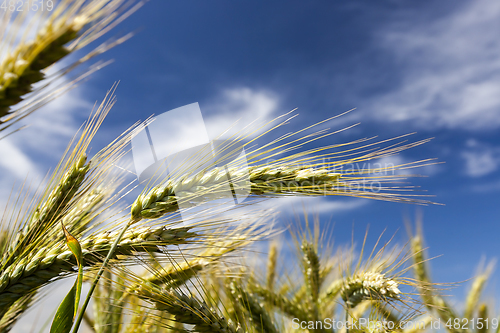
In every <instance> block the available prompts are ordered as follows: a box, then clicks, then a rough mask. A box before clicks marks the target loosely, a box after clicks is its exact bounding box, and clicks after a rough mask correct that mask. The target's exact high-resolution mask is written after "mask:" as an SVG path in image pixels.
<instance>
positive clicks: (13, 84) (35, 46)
mask: <svg viewBox="0 0 500 333" xmlns="http://www.w3.org/2000/svg"><path fill="white" fill-rule="evenodd" d="M129 5H130V3H128V4H125V1H124V0H92V1H90V2H85V1H72V0H64V1H61V2H60V3H59V5H58V6H56V7H55V8H54V10H52V11H51V14H50V16H49V17H48V18H45V15H43V14H39V13H37V14H35V16H34V17H32V18H30V19H29V21H31V24H28V22H26V25H27V26H28V27H33V26H36V23H34V22H37V21H40V20H44V22H42V23H44V25H43V27H42V28H40V29H37V31H36V36H35V37H34V38H33V39H32V40H30V41H27V40H25V37H24V36H23V35H27V33H26V32H25V33H19V32H18V31H16V30H15V28H13V27H11V28H10V29H9V30H7V31H5V30H4V31H1V30H0V35H2V37H3V38H2V39H3V41H4V45H2V46H3V49H5V50H8V52H7V53H6V55H5V57H4V58H3V59H1V62H0V118H2V117H4V116H5V115H7V114H8V113H9V108H10V107H11V106H13V105H15V104H17V103H19V102H20V101H21V100H22V96H23V95H26V94H28V93H30V92H31V91H32V89H33V88H32V85H33V84H34V83H36V82H38V81H40V80H42V79H43V78H44V76H45V75H44V73H43V70H44V69H46V68H47V67H49V66H50V65H52V64H54V63H56V62H58V61H59V60H61V59H62V58H63V57H65V56H66V55H68V54H69V53H71V52H73V51H75V50H77V49H79V48H82V47H84V46H85V45H87V44H89V43H90V42H92V41H94V40H95V39H97V38H99V37H100V36H101V35H102V34H105V33H106V32H107V31H108V30H110V29H111V28H112V27H113V26H115V25H116V24H117V23H119V22H120V21H121V20H123V19H124V18H125V17H126V16H127V15H128V14H129V13H126V14H124V15H121V14H120V12H123V11H124V10H125V9H126V8H127V7H128V6H129ZM25 15H26V14H25V13H24V12H23V13H21V14H20V17H21V16H22V18H24V19H25V20H26V21H28V18H26V17H25ZM4 16H6V17H4V18H3V19H5V20H10V19H11V18H10V16H9V14H5V15H4ZM16 19H19V18H18V17H16ZM17 23H19V22H17ZM38 23H39V24H40V23H41V22H38ZM12 26H16V24H12ZM28 29H29V28H28ZM27 32H29V30H28V31H27ZM19 35H21V36H19ZM16 37H17V38H16ZM20 37H21V38H20ZM18 39H21V41H20V42H18V41H17V40H18ZM71 41H73V43H71V44H69V43H70V42H71ZM68 44H69V45H68ZM108 48H109V47H108ZM106 49H107V48H106V47H101V48H99V49H98V50H96V52H94V53H90V54H89V55H87V56H86V57H84V58H82V59H81V60H79V61H78V62H77V63H79V62H82V61H85V60H87V59H88V58H90V57H91V56H93V55H95V54H97V53H102V52H104V51H105V50H106ZM5 121H6V120H4V121H2V120H0V125H1V124H2V123H3V122H5Z"/></svg>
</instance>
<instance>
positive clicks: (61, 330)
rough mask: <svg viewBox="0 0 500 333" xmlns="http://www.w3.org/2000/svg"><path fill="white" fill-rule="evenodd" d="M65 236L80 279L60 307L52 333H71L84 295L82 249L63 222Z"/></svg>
mask: <svg viewBox="0 0 500 333" xmlns="http://www.w3.org/2000/svg"><path fill="white" fill-rule="evenodd" d="M61 226H62V229H63V231H64V235H65V236H66V245H67V246H68V247H69V249H70V250H71V252H73V254H74V255H75V258H76V262H77V265H78V277H77V279H76V281H75V283H74V284H73V287H72V288H71V290H70V291H69V293H68V294H67V295H66V297H65V298H64V300H63V301H62V302H61V304H60V305H59V308H58V309H57V312H56V315H55V317H54V321H53V322H52V326H51V327H50V333H69V331H70V330H71V327H72V326H73V321H74V320H75V316H76V312H77V310H78V304H79V303H80V295H81V293H82V283H83V254H82V247H81V246H80V243H79V242H78V240H77V239H76V238H75V237H73V236H72V235H71V234H70V233H69V232H68V230H66V228H65V227H64V224H63V223H62V222H61Z"/></svg>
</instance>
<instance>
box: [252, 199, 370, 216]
mask: <svg viewBox="0 0 500 333" xmlns="http://www.w3.org/2000/svg"><path fill="white" fill-rule="evenodd" d="M368 202H369V200H366V199H359V198H354V199H337V200H331V199H328V198H326V197H299V196H290V197H284V198H273V199H269V200H265V201H263V202H261V203H258V205H259V206H261V207H262V209H274V210H276V211H278V212H280V213H285V214H287V213H291V214H295V213H299V214H300V213H302V212H303V210H304V209H306V211H309V212H314V213H317V214H327V213H335V212H343V211H350V210H353V209H357V208H359V207H362V206H364V205H366V204H368Z"/></svg>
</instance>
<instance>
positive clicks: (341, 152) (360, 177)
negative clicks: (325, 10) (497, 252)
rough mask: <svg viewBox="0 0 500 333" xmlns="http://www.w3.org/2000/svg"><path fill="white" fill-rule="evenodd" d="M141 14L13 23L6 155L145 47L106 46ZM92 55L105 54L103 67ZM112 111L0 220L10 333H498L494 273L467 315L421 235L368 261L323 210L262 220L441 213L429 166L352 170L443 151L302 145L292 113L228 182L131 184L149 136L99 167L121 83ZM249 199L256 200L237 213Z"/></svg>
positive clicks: (326, 135) (379, 246)
mask: <svg viewBox="0 0 500 333" xmlns="http://www.w3.org/2000/svg"><path fill="white" fill-rule="evenodd" d="M51 3H52V2H51ZM142 5H144V4H143V3H142V2H141V1H125V0H85V1H77V0H60V1H53V6H54V7H53V9H52V10H51V11H50V12H47V11H45V12H42V11H39V12H34V13H33V12H32V13H28V12H27V11H21V12H12V11H9V10H5V11H1V12H0V15H2V16H1V22H0V42H1V45H2V47H1V51H0V57H1V58H0V135H1V138H0V140H2V139H4V138H5V137H7V136H8V135H13V136H23V130H22V129H19V127H18V124H19V122H21V120H22V122H26V121H28V122H29V120H30V119H31V117H32V115H33V114H34V112H35V111H37V110H38V109H39V108H41V107H42V106H45V105H47V106H48V107H50V105H51V103H53V102H56V101H57V98H60V97H61V96H62V95H63V94H65V93H67V92H68V91H69V90H70V89H73V88H74V89H79V87H77V85H78V83H80V82H81V81H82V80H83V79H85V78H87V77H88V76H91V75H93V74H94V73H95V72H96V71H97V70H98V69H100V68H102V65H103V63H99V64H98V65H96V66H94V65H89V64H88V63H89V62H90V61H91V59H92V58H94V57H96V56H98V55H99V56H100V55H101V54H103V53H104V55H106V53H105V52H106V51H108V50H110V49H112V48H113V47H115V46H117V45H118V44H121V43H123V42H126V41H127V40H128V39H129V38H130V37H131V36H132V34H128V32H126V33H125V34H123V35H121V36H120V37H115V38H114V39H107V37H106V36H107V35H109V34H110V32H109V31H111V30H112V29H113V28H115V26H117V25H118V24H119V23H121V22H122V21H123V20H125V19H126V18H127V17H128V16H130V15H133V14H134V12H135V11H137V10H140V9H139V8H140V7H141V6H142ZM146 5H147V4H146ZM101 40H102V41H101ZM95 41H100V42H99V43H102V44H100V45H99V46H98V47H95V48H93V49H90V50H89V48H88V47H87V46H88V45H91V46H92V45H95V44H93V43H95ZM82 51H83V52H82ZM62 62H64V68H63V69H62V70H59V71H56V72H55V73H54V72H52V74H47V73H51V72H50V70H51V68H52V69H53V68H54V67H57V66H60V65H61V63H62ZM77 67H78V70H79V71H80V72H78V70H77ZM82 68H83V70H82ZM76 72H78V74H74V73H76ZM67 77H71V80H70V79H67V81H65V82H66V83H64V84H62V85H61V84H59V83H58V82H60V81H58V80H61V78H67ZM111 79H114V78H111ZM75 87H76V88H75ZM102 95H103V98H102V100H101V101H100V102H99V103H96V105H95V107H94V108H90V109H89V110H88V118H87V120H86V121H85V122H84V123H83V124H82V126H81V127H80V129H79V130H78V131H77V132H76V133H74V137H73V139H72V140H71V141H70V142H67V148H66V150H65V153H64V154H63V156H61V157H60V161H59V163H58V164H57V165H55V166H54V168H53V170H52V171H51V172H50V174H48V175H47V176H46V177H45V179H44V180H43V181H42V182H41V184H40V185H35V186H34V185H31V184H23V185H22V186H21V188H19V189H14V190H12V193H11V195H10V198H9V200H8V202H7V204H6V205H5V206H4V207H2V208H1V209H2V215H1V216H2V218H1V224H0V257H1V265H0V332H9V331H13V332H21V331H23V330H24V327H31V331H33V332H38V331H40V332H45V331H50V332H61V333H64V332H95V333H104V332H107V333H119V332H144V333H146V332H158V333H160V332H262V333H273V332H332V331H334V332H339V333H341V332H345V333H348V332H353V333H354V332H392V331H396V332H404V333H417V332H425V331H438V330H440V331H442V330H447V331H449V332H452V333H464V332H466V331H467V330H469V329H471V330H473V331H475V332H477V333H486V332H500V325H499V323H498V316H497V314H496V313H495V312H494V307H493V306H491V303H489V302H487V301H485V298H484V297H482V293H483V290H484V287H485V285H486V282H487V280H488V278H489V277H490V275H491V273H492V267H493V266H492V265H489V266H488V265H486V266H485V267H484V268H482V269H481V270H480V271H479V273H478V274H477V275H476V276H474V277H473V281H472V284H471V288H470V290H469V292H468V293H467V295H466V298H465V299H464V307H463V308H462V307H455V306H453V305H452V304H450V302H449V297H448V296H449V294H450V293H451V292H453V286H454V282H456V281H450V283H434V282H433V280H432V278H431V274H430V273H429V272H430V268H429V266H432V264H433V261H432V260H431V258H429V256H428V254H427V249H426V247H425V244H424V239H423V232H422V229H421V222H420V221H418V222H413V223H409V225H408V230H410V231H409V232H408V235H409V236H408V237H407V242H406V243H404V242H399V241H398V240H397V239H396V237H391V236H389V237H387V235H388V234H392V230H389V231H388V232H387V233H386V234H385V235H376V234H373V233H370V232H367V233H366V235H365V236H364V237H365V238H364V240H363V241H362V244H361V246H360V245H359V244H355V242H351V243H350V244H349V245H348V246H346V245H345V243H344V244H341V245H339V246H337V245H335V246H333V245H332V244H333V241H332V237H333V236H334V233H333V232H332V230H331V229H329V228H325V224H324V223H322V221H321V220H320V218H319V216H318V214H315V212H314V211H308V210H307V209H303V210H302V209H299V211H300V214H297V216H296V218H295V220H294V221H293V222H292V223H291V225H290V227H289V228H285V227H282V226H280V225H279V224H275V223H274V222H275V220H276V218H277V216H280V214H281V212H280V211H279V210H276V209H263V208H262V206H260V205H259V204H261V203H262V202H274V201H273V200H275V201H278V200H285V199H284V198H291V197H299V198H305V197H308V198H309V197H328V198H332V200H336V199H337V198H338V197H341V198H344V197H347V198H352V199H353V200H380V201H390V202H394V203H401V204H403V203H406V204H411V205H433V204H435V202H434V198H433V197H431V196H430V195H428V194H426V193H422V192H418V191H416V187H414V184H415V183H416V184H417V185H418V178H416V177H417V176H418V175H417V174H413V169H416V168H419V167H423V166H427V165H432V164H435V163H436V161H435V160H434V159H432V158H426V159H421V160H416V161H413V162H409V163H402V164H400V165H396V166H394V165H391V166H390V167H384V166H382V165H381V166H380V167H377V168H370V169H362V170H352V169H347V168H343V166H347V165H351V164H352V163H363V162H368V161H379V160H380V159H382V158H386V157H391V156H395V155H397V154H398V153H400V152H402V151H406V150H408V149H413V148H415V147H419V146H421V145H424V146H423V147H426V146H428V145H432V143H429V141H430V140H428V139H424V140H414V141H412V139H411V137H410V136H407V135H401V136H399V137H395V138H389V139H373V138H360V139H358V140H355V141H349V142H344V141H342V140H341V139H337V136H336V135H335V134H338V133H337V132H341V131H329V130H328V129H325V127H323V123H324V122H319V123H316V124H311V125H306V126H303V128H302V129H300V130H293V131H289V130H287V126H288V124H289V123H290V122H292V121H295V120H299V122H300V121H305V120H301V118H300V116H297V115H296V114H295V113H294V112H293V111H292V112H289V113H286V114H283V115H281V116H278V117H277V118H275V119H273V120H271V121H269V122H264V123H260V124H259V123H255V124H243V125H245V126H246V127H244V129H241V130H238V131H237V132H236V134H235V135H234V136H232V137H231V139H230V140H223V143H222V144H221V145H222V148H221V149H222V151H223V152H224V153H225V154H228V155H230V154H232V153H234V151H236V150H237V149H236V146H237V147H243V148H244V149H245V160H244V161H242V160H238V159H237V160H236V162H235V163H233V164H232V165H231V166H229V167H227V166H226V167H224V166H221V165H222V164H221V163H222V162H221V161H220V160H215V161H213V160H210V159H209V158H207V157H206V156H205V154H206V153H207V152H206V151H204V150H203V149H200V151H198V152H196V154H197V155H196V156H197V158H196V159H193V160H188V161H184V162H183V163H181V164H180V166H179V167H178V168H176V169H175V170H174V171H172V172H168V171H165V170H159V171H158V172H157V173H155V176H154V177H152V178H151V179H149V180H148V181H147V182H142V183H141V182H139V181H137V179H135V180H134V181H132V182H129V181H128V179H129V178H130V174H129V173H128V172H127V170H126V169H124V168H122V167H120V166H121V165H125V164H126V163H129V162H130V153H131V141H132V140H134V138H136V137H137V136H138V135H139V133H141V131H142V130H144V128H145V127H146V126H148V124H149V121H150V120H146V121H143V122H140V121H138V122H137V123H136V124H134V125H133V126H131V127H130V128H129V129H127V130H125V131H124V132H123V133H122V134H121V135H120V136H118V137H117V138H115V139H113V140H110V142H109V144H107V145H106V146H104V147H103V148H102V149H99V150H96V149H95V146H94V138H95V136H96V135H99V133H100V131H99V128H100V127H101V125H102V124H103V122H104V121H105V119H106V116H108V114H110V113H111V112H119V111H120V110H118V109H117V107H116V105H115V103H116V97H117V96H118V97H119V95H120V91H119V89H117V85H116V84H114V85H113V86H112V87H110V88H109V90H108V91H107V92H104V91H103V92H102ZM44 111H45V109H43V110H40V114H41V113H43V112H44ZM37 112H38V111H37ZM36 114H38V113H36ZM148 116H150V115H148ZM333 118H334V119H328V121H336V120H337V118H336V117H333ZM22 122H21V123H22ZM325 122H326V120H325ZM247 125H248V126H247ZM16 126H17V127H16ZM282 130H283V131H287V132H286V133H287V134H284V135H283V134H280V133H282V132H281V131H282ZM345 130H350V127H349V126H347V127H345ZM325 139H326V140H328V144H327V145H323V144H322V142H324V141H323V140H325ZM235 143H237V144H235ZM2 158H4V157H2ZM5 158H8V157H5ZM200 161H202V162H203V163H202V162H200ZM269 161H271V162H269ZM200 165H202V166H203V168H200ZM394 170H396V171H397V172H394ZM388 171H390V173H389V172H388ZM1 176H2V177H6V178H8V177H9V175H4V174H2V175H1ZM410 180H411V183H410ZM373 184H377V191H374V190H373ZM30 186H31V187H34V188H36V190H31V189H29V187H30ZM227 188H229V189H230V190H229V191H226V190H225V189H227ZM241 191H247V198H246V199H245V201H243V202H242V203H238V204H234V200H235V199H234V197H233V195H234V194H235V193H240V192H241ZM231 193H232V194H233V195H232V194H231ZM130 195H133V196H134V197H133V200H129V199H130ZM333 196H335V197H333ZM267 207H269V206H267ZM356 236H357V237H358V238H359V236H361V237H362V235H356ZM368 244H374V246H373V247H371V246H370V245H368ZM61 281H63V283H61ZM71 285H73V288H72V287H71ZM51 288H52V289H51ZM54 290H56V293H57V294H61V295H66V294H67V296H66V298H65V299H64V301H63V299H62V297H61V299H60V300H59V302H60V303H61V307H59V304H53V303H50V302H49V303H44V300H45V299H47V298H48V297H49V296H50V293H52V292H53V291H54ZM40 304H43V306H44V307H50V309H48V310H46V311H49V313H50V318H43V320H42V319H40V320H37V321H33V322H30V319H27V318H29V317H28V316H27V315H28V314H29V312H30V311H29V310H30V309H32V308H34V307H36V306H37V305H40ZM464 320H466V321H467V322H468V323H469V326H468V327H465V326H463V323H464ZM438 322H439V324H440V326H439V327H438V326H437V324H436V323H438ZM471 325H472V326H471ZM20 327H23V328H20Z"/></svg>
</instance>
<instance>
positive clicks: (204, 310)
mask: <svg viewBox="0 0 500 333" xmlns="http://www.w3.org/2000/svg"><path fill="white" fill-rule="evenodd" d="M155 289H156V288H155ZM155 289H150V290H149V291H146V290H141V292H142V293H141V294H137V296H139V297H142V298H145V299H147V300H149V301H151V302H154V304H155V308H156V309H157V310H159V311H166V312H168V313H170V314H172V315H174V318H175V321H178V322H181V323H184V324H188V325H193V328H194V330H195V331H196V332H219V333H240V332H243V330H242V329H241V328H240V327H237V326H235V325H234V324H233V323H232V322H231V321H228V320H226V319H225V318H224V317H223V316H221V315H219V314H218V313H217V311H216V310H215V309H213V308H209V307H208V305H207V304H206V303H205V302H200V301H199V300H197V299H196V298H195V297H194V296H189V295H185V294H183V293H182V292H178V291H176V290H169V291H165V290H161V289H156V290H155Z"/></svg>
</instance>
